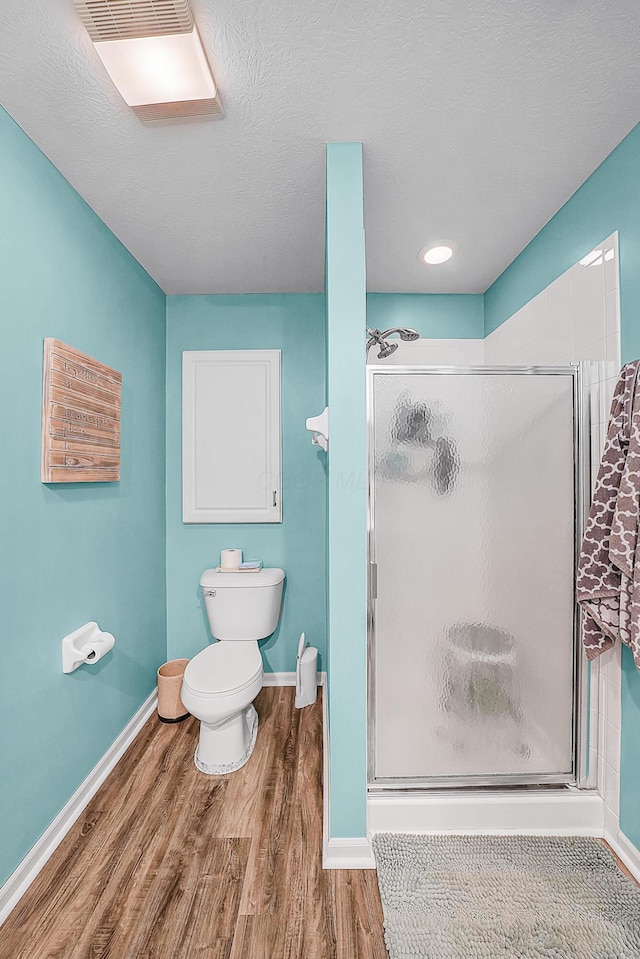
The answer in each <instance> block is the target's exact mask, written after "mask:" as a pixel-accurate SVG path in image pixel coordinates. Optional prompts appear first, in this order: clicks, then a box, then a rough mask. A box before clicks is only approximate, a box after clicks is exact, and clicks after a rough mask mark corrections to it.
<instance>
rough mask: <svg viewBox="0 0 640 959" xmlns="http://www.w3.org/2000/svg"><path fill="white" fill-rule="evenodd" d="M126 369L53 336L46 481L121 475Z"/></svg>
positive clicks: (46, 395) (47, 350)
mask: <svg viewBox="0 0 640 959" xmlns="http://www.w3.org/2000/svg"><path fill="white" fill-rule="evenodd" d="M121 402H122V374H121V373H118V372H117V371H116V370H112V369H111V368H110V367H108V366H105V365H104V364H103V363H98V361H97V360H94V359H92V357H90V356H87V355H86V354H85V353H80V352H79V351H78V350H74V349H73V347H71V346H67V345H66V344H65V343H61V342H60V340H54V339H52V338H50V337H48V338H47V339H45V341H44V364H43V375H42V471H41V480H42V482H43V483H109V482H115V481H116V480H119V479H120V408H121Z"/></svg>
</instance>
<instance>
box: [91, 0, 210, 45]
mask: <svg viewBox="0 0 640 959" xmlns="http://www.w3.org/2000/svg"><path fill="white" fill-rule="evenodd" d="M75 4H76V7H77V10H78V13H79V14H80V19H81V20H82V22H83V24H84V26H85V27H86V29H87V33H88V34H89V36H90V37H91V39H92V40H93V42H94V43H97V42H99V41H100V40H127V39H132V38H133V37H158V36H165V35H166V34H168V33H191V31H192V30H193V26H194V23H193V14H192V12H191V7H190V6H189V0H75Z"/></svg>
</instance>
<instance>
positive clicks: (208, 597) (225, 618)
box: [200, 569, 284, 640]
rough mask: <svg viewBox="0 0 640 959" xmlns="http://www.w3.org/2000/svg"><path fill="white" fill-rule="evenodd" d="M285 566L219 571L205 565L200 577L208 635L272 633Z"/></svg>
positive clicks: (227, 636)
mask: <svg viewBox="0 0 640 959" xmlns="http://www.w3.org/2000/svg"><path fill="white" fill-rule="evenodd" d="M283 585H284V570H282V569H261V570H259V572H257V573H249V572H247V573H222V572H219V571H217V570H215V569H205V571H204V573H203V574H202V576H201V577H200V586H201V587H202V592H203V594H204V605H205V609H206V611H207V617H208V619H209V629H210V630H211V635H212V636H215V638H216V639H219V640H250V639H253V640H256V639H265V638H266V637H267V636H271V634H272V633H273V631H274V630H275V628H276V626H277V625H278V620H279V618H280V606H281V602H282V587H283Z"/></svg>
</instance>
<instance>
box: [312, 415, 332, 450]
mask: <svg viewBox="0 0 640 959" xmlns="http://www.w3.org/2000/svg"><path fill="white" fill-rule="evenodd" d="M307 429H308V430H309V431H310V432H311V434H312V436H311V442H312V443H313V445H314V446H319V447H321V449H323V450H327V449H328V448H329V407H328V406H325V408H324V410H323V411H322V413H320V415H319V416H310V417H309V418H308V420H307Z"/></svg>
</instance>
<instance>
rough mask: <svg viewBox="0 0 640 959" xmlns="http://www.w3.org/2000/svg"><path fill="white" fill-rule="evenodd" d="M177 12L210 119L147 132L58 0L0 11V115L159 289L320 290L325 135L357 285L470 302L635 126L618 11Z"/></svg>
mask: <svg viewBox="0 0 640 959" xmlns="http://www.w3.org/2000/svg"><path fill="white" fill-rule="evenodd" d="M192 5H193V8H194V12H195V14H196V19H197V21H198V24H199V27H200V31H201V34H202V37H203V41H204V44H205V47H206V48H207V51H208V53H209V58H210V60H211V63H212V66H213V68H214V73H215V76H216V79H217V82H218V85H219V87H220V91H221V96H222V101H223V104H224V107H225V110H226V114H227V116H226V119H224V120H223V121H221V122H212V121H209V122H204V123H202V122H201V123H194V124H189V125H181V126H165V127H160V128H155V129H154V128H147V127H144V126H142V125H141V124H140V123H139V121H138V120H137V119H136V117H135V116H134V115H133V114H132V113H131V112H130V111H129V110H128V109H127V107H125V105H124V104H123V102H122V101H121V99H120V97H119V95H118V93H117V92H116V91H115V89H114V88H113V87H112V86H111V83H110V82H109V80H108V78H107V76H106V74H105V73H104V70H103V68H102V66H101V63H100V61H99V59H98V57H97V55H96V54H95V52H94V50H93V47H92V45H91V42H90V41H89V38H88V36H87V35H86V33H85V32H84V30H83V28H82V27H81V25H80V23H79V21H78V17H77V14H76V12H75V9H74V7H73V4H72V0H2V11H1V14H2V16H1V23H2V29H1V31H0V102H1V103H2V104H3V105H4V106H5V107H6V109H7V110H8V111H9V113H11V114H12V116H13V117H14V118H15V119H16V120H17V121H18V123H19V124H20V125H21V126H22V127H23V129H24V130H25V131H26V132H27V133H28V134H29V136H30V137H31V138H32V139H33V140H34V141H35V142H36V143H37V144H38V146H39V147H40V148H41V149H42V150H43V151H44V153H46V155H47V156H48V157H49V158H50V159H51V160H52V161H53V163H54V164H55V165H56V167H58V169H59V170H60V171H61V172H62V173H63V174H64V176H65V177H66V178H67V179H68V180H69V182H70V183H71V184H72V185H73V186H74V187H75V188H76V189H77V190H78V192H79V193H80V194H81V195H82V196H83V197H84V198H85V199H86V200H87V201H88V203H89V204H90V205H91V206H92V207H93V208H94V210H95V211H96V212H97V213H98V214H99V216H101V217H102V219H103V220H104V221H105V223H106V224H107V225H108V226H109V227H110V228H111V229H112V230H113V232H114V233H115V234H116V235H117V236H118V237H119V238H120V239H121V240H122V242H123V243H124V244H125V246H127V247H128V249H129V250H130V251H131V252H132V253H133V255H134V256H135V257H136V258H137V259H138V260H139V261H140V263H142V265H143V266H144V267H145V268H146V269H147V270H148V271H149V273H151V275H152V276H153V277H154V278H155V279H156V280H157V281H158V283H159V284H160V286H162V287H163V289H164V290H166V292H167V293H226V292H246V293H251V292H288V291H317V290H321V289H322V287H323V276H324V144H325V142H327V141H334V140H362V141H363V143H364V149H365V216H366V229H367V269H368V286H369V289H371V290H382V291H406V292H449V291H456V292H479V291H483V290H484V289H485V288H486V287H487V286H488V285H489V283H490V282H491V281H492V280H493V279H494V278H495V277H496V276H497V275H498V274H499V273H501V272H502V270H503V269H504V268H505V267H506V266H507V264H508V263H509V262H510V261H511V260H512V259H513V257H514V256H515V255H516V254H517V253H518V252H519V251H520V250H521V249H522V248H523V246H525V244H526V243H527V242H528V241H529V240H530V239H531V238H532V237H533V236H534V235H535V234H536V233H537V231H538V230H539V229H540V227H542V226H543V224H544V223H545V222H546V221H547V220H548V219H549V217H550V216H552V215H553V214H554V213H555V212H556V210H557V209H558V208H559V207H560V206H561V205H562V203H563V202H564V201H565V200H566V199H567V198H568V197H569V196H570V195H571V194H572V193H573V192H574V190H575V189H576V188H577V187H578V186H579V185H580V184H581V183H582V182H583V181H584V180H585V178H586V177H587V176H588V175H589V174H590V173H591V172H592V171H593V170H594V169H595V167H596V166H598V164H599V163H600V162H601V161H602V160H603V159H604V157H605V156H606V155H607V154H608V153H609V152H610V151H611V150H612V149H613V148H614V147H615V146H616V144H617V143H619V141H620V140H621V139H622V138H623V137H624V136H625V135H626V133H628V132H629V130H630V129H631V128H632V127H633V126H634V125H635V124H636V122H637V121H638V120H639V119H640V108H639V104H640V69H639V68H638V49H639V47H640V7H639V5H638V2H637V0H618V2H616V3H611V2H610V0H609V2H603V0H597V2H589V0H529V2H524V0H522V2H517V0H454V2H452V0H411V2H409V0H399V2H396V3H389V2H388V0H313V2H310V0H285V2H283V3H280V4H277V3H273V2H271V3H267V2H266V0H243V2H238V0H192ZM443 239H444V240H451V241H453V242H454V243H455V245H456V256H455V257H454V259H453V260H451V261H450V262H449V263H448V264H445V265H444V266H441V267H438V268H431V269H428V268H426V267H424V266H421V265H420V264H419V263H418V261H417V259H416V256H417V252H418V250H419V249H420V247H422V246H423V245H425V244H426V243H429V242H431V241H438V240H443Z"/></svg>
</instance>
